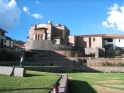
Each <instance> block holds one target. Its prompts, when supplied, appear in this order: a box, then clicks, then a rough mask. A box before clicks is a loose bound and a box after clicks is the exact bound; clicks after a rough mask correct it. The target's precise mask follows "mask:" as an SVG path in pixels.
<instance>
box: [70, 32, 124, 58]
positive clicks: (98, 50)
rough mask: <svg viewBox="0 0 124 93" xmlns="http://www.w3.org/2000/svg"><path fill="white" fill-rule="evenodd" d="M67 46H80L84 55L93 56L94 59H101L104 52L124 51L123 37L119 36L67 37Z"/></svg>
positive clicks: (91, 35)
mask: <svg viewBox="0 0 124 93" xmlns="http://www.w3.org/2000/svg"><path fill="white" fill-rule="evenodd" d="M69 45H73V46H82V47H83V48H84V49H85V54H95V56H96V57H99V56H101V57H103V56H104V54H105V52H106V53H107V52H110V51H111V52H113V54H114V51H115V50H116V49H120V50H121V53H123V52H122V50H123V49H124V35H120V34H90V35H79V36H69Z"/></svg>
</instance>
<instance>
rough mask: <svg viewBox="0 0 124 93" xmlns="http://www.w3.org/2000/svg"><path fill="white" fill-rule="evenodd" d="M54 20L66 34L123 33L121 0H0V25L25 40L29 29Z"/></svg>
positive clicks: (123, 5)
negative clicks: (64, 28)
mask: <svg viewBox="0 0 124 93" xmlns="http://www.w3.org/2000/svg"><path fill="white" fill-rule="evenodd" d="M49 20H51V21H52V23H53V25H56V24H57V23H58V22H59V23H60V24H61V25H65V26H67V27H68V29H69V30H70V35H83V34H124V0H0V28H2V29H4V30H6V31H8V33H6V35H7V36H10V37H11V38H12V39H17V40H22V41H25V42H26V41H27V38H26V37H27V36H28V33H29V28H30V26H31V25H35V24H38V23H47V22H48V21H49Z"/></svg>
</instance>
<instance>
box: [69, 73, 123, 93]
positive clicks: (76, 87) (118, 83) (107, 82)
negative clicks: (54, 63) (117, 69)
mask: <svg viewBox="0 0 124 93" xmlns="http://www.w3.org/2000/svg"><path fill="white" fill-rule="evenodd" d="M67 74H68V75H69V93H124V73H80V72H79V73H78V72H75V73H67Z"/></svg>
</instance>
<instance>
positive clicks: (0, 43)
mask: <svg viewBox="0 0 124 93" xmlns="http://www.w3.org/2000/svg"><path fill="white" fill-rule="evenodd" d="M5 33H7V32H6V31H5V30H3V29H1V28H0V48H2V47H4V40H5Z"/></svg>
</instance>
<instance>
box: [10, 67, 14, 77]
mask: <svg viewBox="0 0 124 93" xmlns="http://www.w3.org/2000/svg"><path fill="white" fill-rule="evenodd" d="M14 70H15V65H13V66H12V72H11V74H10V77H11V76H13V77H14Z"/></svg>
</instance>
